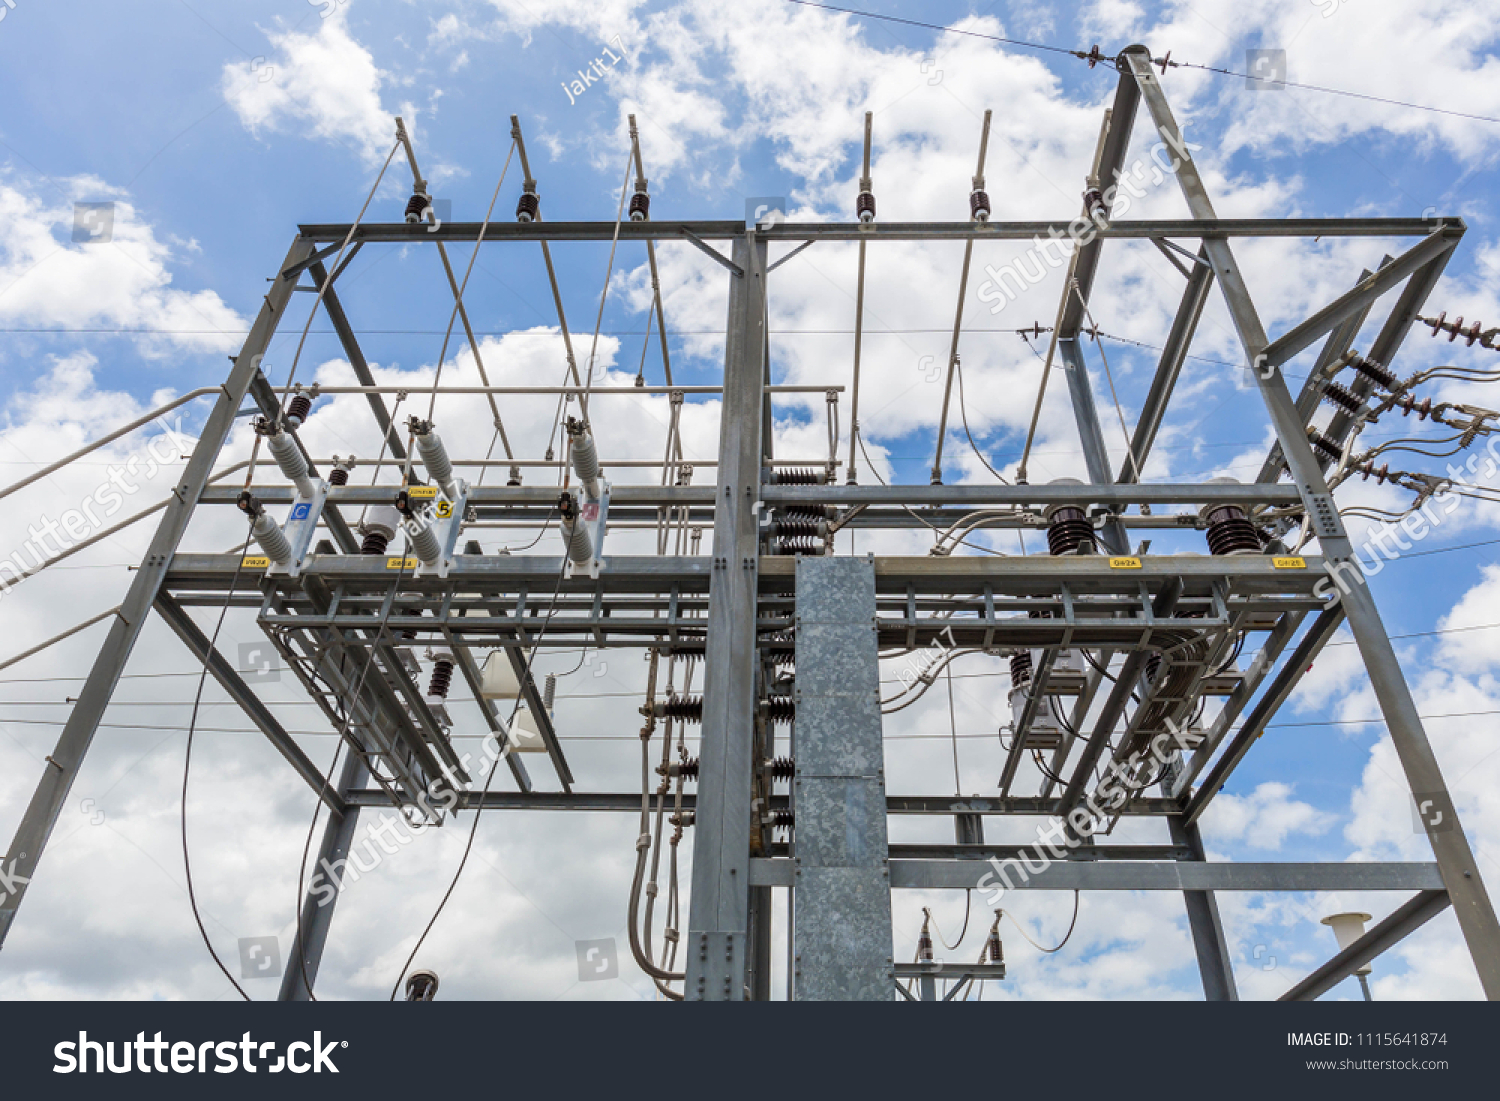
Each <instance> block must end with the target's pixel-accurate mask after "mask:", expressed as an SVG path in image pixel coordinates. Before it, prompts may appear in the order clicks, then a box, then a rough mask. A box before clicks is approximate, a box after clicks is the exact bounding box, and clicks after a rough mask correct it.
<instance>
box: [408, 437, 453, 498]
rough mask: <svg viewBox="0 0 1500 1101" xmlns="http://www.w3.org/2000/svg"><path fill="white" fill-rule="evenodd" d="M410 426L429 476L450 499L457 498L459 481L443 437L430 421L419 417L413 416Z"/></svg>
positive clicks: (418, 452)
mask: <svg viewBox="0 0 1500 1101" xmlns="http://www.w3.org/2000/svg"><path fill="white" fill-rule="evenodd" d="M408 426H409V427H410V428H411V431H412V438H413V439H414V440H415V441H416V444H417V454H418V455H420V456H421V457H422V465H423V466H424V467H426V468H427V474H428V477H430V478H431V479H432V480H433V481H434V482H436V483H437V484H438V485H439V486H441V487H442V490H443V492H444V493H446V494H447V495H448V499H449V500H450V501H451V500H455V499H456V498H457V497H458V483H457V482H456V481H454V479H453V460H452V459H450V458H448V449H447V448H446V447H444V446H443V441H442V438H441V437H440V436H439V435H438V434H437V433H436V432H435V431H434V430H433V427H432V425H431V424H430V423H429V422H427V421H424V420H420V419H418V418H417V417H413V418H412V419H411V421H410V422H409V425H408Z"/></svg>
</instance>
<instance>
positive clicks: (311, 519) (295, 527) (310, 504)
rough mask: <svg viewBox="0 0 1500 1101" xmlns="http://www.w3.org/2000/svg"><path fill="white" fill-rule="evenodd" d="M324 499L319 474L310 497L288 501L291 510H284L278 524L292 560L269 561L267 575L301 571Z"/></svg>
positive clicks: (324, 484) (325, 485)
mask: <svg viewBox="0 0 1500 1101" xmlns="http://www.w3.org/2000/svg"><path fill="white" fill-rule="evenodd" d="M327 503H328V483H327V482H325V481H324V480H323V479H322V478H319V479H317V482H316V485H315V486H314V489H313V495H312V499H311V500H309V499H308V498H306V497H303V496H301V495H300V494H299V495H298V496H297V499H296V500H295V501H293V502H292V508H291V511H290V512H288V513H287V514H286V522H285V523H283V524H282V525H281V531H282V534H284V535H285V536H286V537H287V541H288V542H289V543H291V544H292V560H291V561H290V562H288V563H287V564H286V565H285V566H283V565H281V564H280V563H279V562H272V563H271V564H270V565H269V566H268V567H266V573H267V575H269V576H272V577H275V576H285V577H297V576H298V575H300V574H301V573H302V567H303V566H304V565H305V564H306V562H307V553H308V549H309V548H310V547H311V546H312V541H313V536H315V535H317V533H318V521H319V520H320V519H322V516H323V506H324V505H325V504H327Z"/></svg>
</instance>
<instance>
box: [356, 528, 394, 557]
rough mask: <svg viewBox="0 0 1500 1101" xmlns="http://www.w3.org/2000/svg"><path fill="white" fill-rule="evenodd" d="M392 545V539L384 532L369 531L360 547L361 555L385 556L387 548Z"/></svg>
mask: <svg viewBox="0 0 1500 1101" xmlns="http://www.w3.org/2000/svg"><path fill="white" fill-rule="evenodd" d="M390 545H391V537H390V536H389V535H387V534H386V533H385V532H383V531H367V532H365V538H364V541H363V542H362V543H360V545H359V553H360V554H384V553H385V548H386V547H388V546H390Z"/></svg>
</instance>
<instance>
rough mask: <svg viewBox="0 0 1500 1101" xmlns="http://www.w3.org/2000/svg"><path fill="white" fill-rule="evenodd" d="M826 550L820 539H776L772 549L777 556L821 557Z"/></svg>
mask: <svg viewBox="0 0 1500 1101" xmlns="http://www.w3.org/2000/svg"><path fill="white" fill-rule="evenodd" d="M827 549H828V548H827V545H826V544H824V542H823V541H822V540H821V539H778V540H776V544H775V547H774V550H775V553H776V554H778V555H799V554H811V555H821V554H823V553H824V551H826V550H827Z"/></svg>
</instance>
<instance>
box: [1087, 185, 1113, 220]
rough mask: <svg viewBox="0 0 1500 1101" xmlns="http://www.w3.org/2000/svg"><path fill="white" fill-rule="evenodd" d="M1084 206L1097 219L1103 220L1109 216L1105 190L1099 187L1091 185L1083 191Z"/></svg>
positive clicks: (1091, 216)
mask: <svg viewBox="0 0 1500 1101" xmlns="http://www.w3.org/2000/svg"><path fill="white" fill-rule="evenodd" d="M1083 208H1084V209H1085V210H1087V211H1088V212H1089V217H1090V218H1093V219H1094V220H1095V221H1103V220H1104V219H1105V218H1108V217H1109V211H1108V209H1106V208H1105V205H1104V192H1102V191H1100V190H1099V189H1098V188H1097V187H1091V188H1089V189H1088V190H1087V191H1085V192H1084V193H1083Z"/></svg>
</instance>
